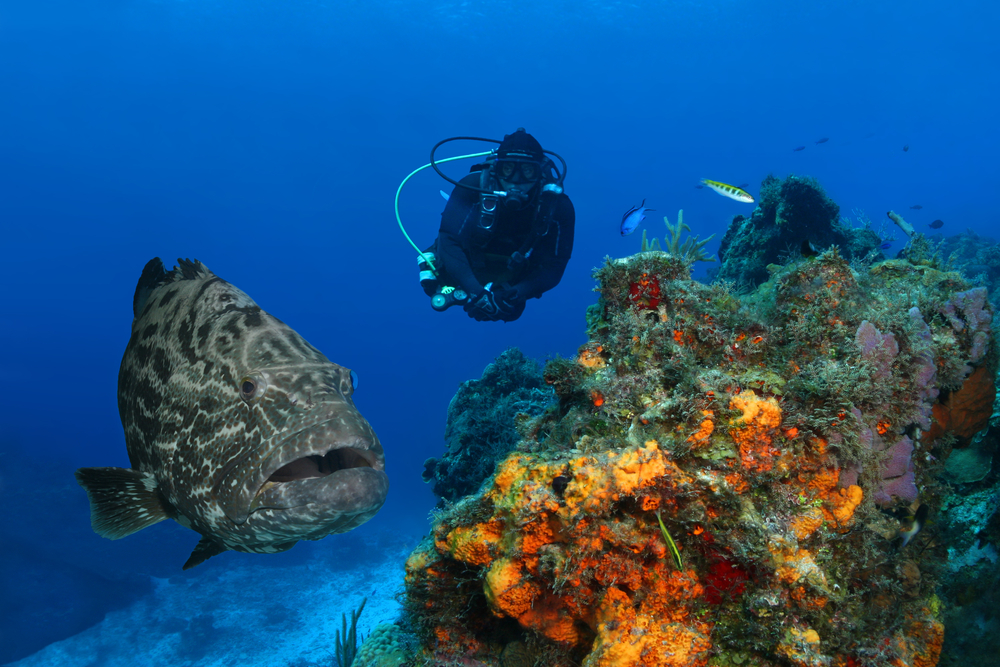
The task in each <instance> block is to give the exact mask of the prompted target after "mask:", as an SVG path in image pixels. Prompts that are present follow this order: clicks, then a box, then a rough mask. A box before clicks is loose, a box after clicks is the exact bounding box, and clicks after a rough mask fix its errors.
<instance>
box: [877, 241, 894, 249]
mask: <svg viewBox="0 0 1000 667" xmlns="http://www.w3.org/2000/svg"><path fill="white" fill-rule="evenodd" d="M891 247H892V241H886V242H885V243H883V244H882V245H880V246H879V248H881V249H882V250H888V249H889V248H891Z"/></svg>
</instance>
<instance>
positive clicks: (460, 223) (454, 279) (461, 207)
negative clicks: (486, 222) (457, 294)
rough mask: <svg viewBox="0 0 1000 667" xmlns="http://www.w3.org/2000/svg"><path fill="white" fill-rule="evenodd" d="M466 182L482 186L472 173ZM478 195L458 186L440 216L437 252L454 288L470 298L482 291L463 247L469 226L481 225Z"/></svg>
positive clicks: (476, 176)
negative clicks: (466, 293)
mask: <svg viewBox="0 0 1000 667" xmlns="http://www.w3.org/2000/svg"><path fill="white" fill-rule="evenodd" d="M462 182H463V183H466V182H468V183H470V184H471V185H479V176H478V175H477V174H469V175H468V176H466V177H465V178H463V179H462ZM478 213H479V195H478V194H476V192H475V191H473V190H469V189H468V188H462V187H456V188H455V189H454V190H453V191H452V193H451V198H450V199H449V200H448V203H447V204H445V207H444V211H442V213H441V227H440V229H439V230H438V241H437V251H438V254H439V255H440V257H441V262H442V266H443V268H444V271H445V273H447V279H448V281H449V282H451V283H454V285H452V287H461V288H462V289H464V290H465V291H466V292H468V293H469V294H470V295H477V294H480V293H481V292H482V291H483V286H482V285H481V284H480V283H479V281H478V280H476V275H475V274H474V273H473V272H472V267H471V266H470V265H469V257H468V255H466V254H465V250H464V249H463V247H462V235H463V233H466V234H467V233H468V232H470V231H471V229H470V228H469V226H470V225H471V226H475V225H477V224H479V216H478Z"/></svg>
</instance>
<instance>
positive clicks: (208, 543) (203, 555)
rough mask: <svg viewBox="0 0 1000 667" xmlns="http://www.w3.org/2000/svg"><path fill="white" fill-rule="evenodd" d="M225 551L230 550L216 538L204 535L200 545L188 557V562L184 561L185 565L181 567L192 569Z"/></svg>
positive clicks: (199, 542)
mask: <svg viewBox="0 0 1000 667" xmlns="http://www.w3.org/2000/svg"><path fill="white" fill-rule="evenodd" d="M223 551H228V549H226V547H224V546H222V545H221V544H219V543H218V542H215V541H214V540H210V539H208V538H207V537H202V538H201V539H200V540H199V541H198V546H196V547H195V548H194V551H192V552H191V557H190V558H188V559H187V562H186V563H184V567H183V568H181V569H183V570H190V569H191V568H192V567H194V566H195V565H201V564H202V563H204V562H205V561H206V560H208V559H209V558H211V557H212V556H218V555H219V554H221V553H222V552H223Z"/></svg>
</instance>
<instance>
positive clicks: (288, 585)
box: [10, 542, 414, 667]
mask: <svg viewBox="0 0 1000 667" xmlns="http://www.w3.org/2000/svg"><path fill="white" fill-rule="evenodd" d="M413 546H414V545H409V546H405V545H400V544H398V542H397V544H395V545H393V550H392V551H390V552H383V553H382V554H381V555H382V556H384V558H382V559H381V560H380V561H379V562H377V563H364V564H358V565H357V566H355V567H353V568H350V569H341V568H339V567H337V568H335V569H334V568H332V567H331V563H330V562H329V561H328V560H327V559H323V558H319V557H316V558H312V559H310V560H309V561H308V562H306V563H302V564H296V565H292V566H289V567H282V568H276V567H272V566H269V565H266V564H265V563H264V562H263V561H256V562H255V561H254V559H251V560H245V559H244V560H242V562H238V563H236V564H235V565H234V566H233V567H231V568H226V569H214V570H211V569H205V570H204V571H203V572H201V573H199V572H198V569H194V570H192V571H191V573H192V574H187V573H185V574H184V575H179V576H177V577H171V578H169V579H155V578H154V579H153V591H152V593H151V594H149V595H147V596H145V597H143V598H140V599H139V600H138V601H136V602H134V603H133V604H131V605H130V606H128V607H125V608H123V609H120V610H118V611H113V612H109V613H108V614H107V615H106V616H105V617H104V620H102V621H101V622H99V623H97V624H96V625H94V626H92V627H90V628H88V629H86V630H84V631H83V632H80V633H79V634H76V635H74V636H72V637H69V638H68V639H64V640H62V641H59V642H55V643H53V644H49V645H48V646H46V647H45V648H44V649H42V650H40V651H38V652H37V653H35V654H33V655H30V656H28V657H27V658H24V659H22V660H20V661H18V662H14V663H10V664H11V665H17V666H18V667H43V666H44V667H56V666H60V665H74V666H76V665H79V666H83V665H101V666H104V665H107V666H109V667H117V666H119V665H120V666H121V667H126V666H128V667H135V666H136V665H170V666H171V667H185V666H187V665H198V666H199V667H213V666H220V667H221V666H231V665H260V666H273V667H278V666H285V665H302V666H303V667H305V666H307V665H324V666H328V665H330V664H334V663H335V659H334V646H335V638H336V632H337V630H339V629H341V627H342V626H341V623H342V616H341V614H344V613H346V614H347V615H348V619H349V618H350V613H351V611H352V610H353V609H355V608H357V606H358V605H359V604H360V603H361V600H362V598H364V597H367V598H368V601H367V603H366V604H365V608H364V611H363V612H362V614H361V618H360V620H359V621H358V633H359V636H360V635H364V636H367V635H368V633H369V632H370V631H371V629H372V628H374V627H375V626H377V625H379V624H380V623H387V622H391V621H394V620H395V619H396V618H397V616H398V613H399V610H400V603H399V601H398V599H399V598H400V594H401V593H402V590H403V564H404V563H405V561H406V558H407V556H408V555H409V553H410V551H411V550H412V547H413ZM261 558H266V556H262V557H261ZM349 622H350V621H349V620H348V623H349ZM358 644H359V645H360V644H361V640H360V639H359V641H358Z"/></svg>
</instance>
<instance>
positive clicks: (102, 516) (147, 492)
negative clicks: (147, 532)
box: [76, 468, 170, 540]
mask: <svg viewBox="0 0 1000 667" xmlns="http://www.w3.org/2000/svg"><path fill="white" fill-rule="evenodd" d="M76 481H77V482H79V484H80V486H82V487H83V488H84V489H86V490H87V497H88V498H89V499H90V524H91V526H93V528H94V532H95V533H97V534H98V535H100V536H102V537H107V538H108V539H112V540H117V539H120V538H122V537H125V536H126V535H131V534H132V533H134V532H136V531H139V530H142V529H143V528H145V527H146V526H152V525H153V524H154V523H157V522H159V521H163V520H164V519H167V518H169V516H170V515H169V513H168V512H167V507H168V505H167V502H166V500H165V499H164V498H163V496H162V495H161V494H160V491H159V489H158V488H157V486H156V480H155V479H154V478H153V476H152V475H150V474H147V473H143V472H139V471H138V470H132V469H131V468H80V469H79V470H77V471H76Z"/></svg>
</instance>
